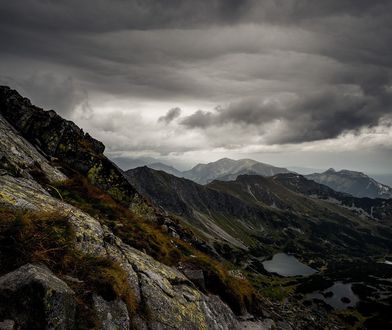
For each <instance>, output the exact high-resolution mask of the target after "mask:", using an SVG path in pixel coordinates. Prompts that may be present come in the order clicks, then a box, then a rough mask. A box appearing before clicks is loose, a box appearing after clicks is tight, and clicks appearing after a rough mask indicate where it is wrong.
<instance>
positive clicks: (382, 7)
mask: <svg viewBox="0 0 392 330" xmlns="http://www.w3.org/2000/svg"><path fill="white" fill-rule="evenodd" d="M391 12H392V2H391V1H388V0H374V1H368V0H331V1H314V0H264V1H259V0H242V1H240V0H212V1H211V0H208V1H207V0H188V1H180V0H174V1H163V0H162V1H158V0H143V1H141V0H129V1H124V0H113V1H104V0H94V1H93V0H90V1H82V2H81V1H76V0H69V1H66V2H59V1H54V0H49V1H48V0H26V1H23V2H21V1H4V2H3V3H1V4H0V32H1V36H2V42H1V45H0V50H1V52H0V59H1V61H0V83H2V84H8V85H11V86H13V87H15V88H17V89H19V90H20V91H21V92H22V93H24V94H25V95H26V96H28V97H30V98H31V99H32V101H33V102H34V103H36V104H38V105H41V106H43V107H45V108H53V109H55V110H57V111H58V112H60V113H61V114H62V115H64V116H65V117H66V118H69V119H72V120H75V121H76V122H77V123H78V124H80V125H82V126H83V127H84V128H85V129H86V130H89V131H92V132H93V133H94V134H95V136H96V137H97V138H100V139H102V140H103V141H104V142H105V143H106V144H107V145H108V149H107V150H108V152H109V153H111V155H113V156H121V157H122V156H124V157H125V156H127V155H128V156H129V155H130V156H133V157H135V156H138V155H140V156H152V157H158V158H159V157H162V158H165V157H169V158H170V157H171V159H176V160H177V161H182V162H183V161H184V159H191V160H192V161H200V160H206V161H207V160H213V159H216V158H218V157H220V156H225V155H231V156H232V157H233V156H234V157H236V156H237V157H241V156H247V155H252V156H254V157H256V158H257V157H259V156H260V155H263V154H265V152H267V151H268V150H269V151H271V150H274V151H273V152H274V153H276V152H277V153H279V152H280V153H281V154H282V158H281V160H282V163H284V162H285V163H287V162H290V161H291V160H290V158H287V157H290V156H289V155H287V153H286V151H287V150H288V149H290V150H296V151H297V152H299V153H301V152H306V150H309V148H314V149H313V150H315V149H317V148H318V147H319V148H322V146H324V145H328V146H329V149H330V150H331V152H332V151H333V150H335V151H333V152H335V154H334V155H335V156H334V157H335V159H336V157H338V156H336V155H338V153H339V152H341V150H342V149H343V147H342V141H344V148H346V149H347V148H351V150H352V152H353V153H355V152H357V153H358V155H360V154H363V155H365V154H366V150H369V152H370V151H371V152H376V153H378V154H379V155H380V157H381V158H382V159H389V158H385V157H387V156H385V153H391V150H392V141H391V140H390V131H391V126H390V122H391V113H392V70H391V67H392V47H391V45H392V21H391V20H390V13H391ZM369 132H378V133H377V135H374V134H373V133H371V134H370V133H369ZM369 134H370V135H371V136H372V137H373V138H371V139H370V140H371V141H373V142H372V143H370V144H369V143H368V144H366V146H365V147H361V146H359V145H358V143H356V142H355V141H363V139H362V138H363V137H364V136H369ZM348 136H349V137H350V138H347V137H348ZM374 136H377V138H374ZM348 145H351V147H349V146H348ZM364 148H367V149H366V150H364ZM255 150H258V152H259V154H257V153H255V152H254V151H255ZM252 152H253V154H252ZM382 155H384V156H382ZM260 157H261V156H260ZM284 157H286V159H285V158H284ZM331 157H332V156H331ZM364 157H365V156H364ZM381 158H380V159H381ZM264 160H265V159H264ZM267 161H268V159H267Z"/></svg>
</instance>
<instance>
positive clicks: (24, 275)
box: [0, 264, 76, 330]
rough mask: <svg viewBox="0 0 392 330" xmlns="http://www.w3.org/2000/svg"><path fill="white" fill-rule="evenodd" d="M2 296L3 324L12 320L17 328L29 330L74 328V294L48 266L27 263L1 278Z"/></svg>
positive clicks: (0, 290) (0, 292)
mask: <svg viewBox="0 0 392 330" xmlns="http://www.w3.org/2000/svg"><path fill="white" fill-rule="evenodd" d="M0 297H1V300H0V320H4V321H3V324H4V322H6V320H7V321H8V324H11V323H10V320H12V321H13V322H14V324H15V326H14V327H15V328H16V329H29V330H30V329H31V330H33V329H73V328H74V320H75V306H76V303H75V296H74V292H73V291H72V290H71V289H70V288H69V287H68V285H67V284H66V283H65V282H63V281H62V280H60V279H59V278H57V277H56V276H55V275H54V274H53V273H52V272H51V271H50V270H49V269H48V268H46V267H45V266H41V265H33V264H26V265H24V266H22V267H20V268H19V269H17V270H15V271H13V272H11V273H8V274H6V275H4V276H2V277H1V278H0ZM12 321H11V322H12ZM3 328H4V326H3ZM11 329H12V328H11Z"/></svg>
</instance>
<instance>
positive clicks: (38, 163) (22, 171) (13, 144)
mask: <svg viewBox="0 0 392 330" xmlns="http://www.w3.org/2000/svg"><path fill="white" fill-rule="evenodd" d="M0 136H1V138H0V171H2V172H4V173H5V172H8V173H10V174H12V175H14V176H21V177H24V178H30V179H32V178H33V177H34V176H36V175H37V174H41V176H42V178H45V179H46V180H48V181H51V182H54V181H61V180H64V179H65V178H66V177H65V175H64V174H63V173H61V172H60V171H59V170H58V169H56V168H54V167H53V166H51V165H50V164H49V162H48V161H47V159H46V158H45V157H43V156H42V155H41V154H40V153H39V152H38V151H37V149H36V148H34V147H33V146H32V145H31V143H29V142H27V141H26V140H25V139H23V138H22V137H21V136H19V134H18V133H17V131H16V130H15V129H14V128H13V127H12V126H11V125H10V124H9V123H8V122H7V121H6V120H5V119H4V117H3V116H2V115H0Z"/></svg>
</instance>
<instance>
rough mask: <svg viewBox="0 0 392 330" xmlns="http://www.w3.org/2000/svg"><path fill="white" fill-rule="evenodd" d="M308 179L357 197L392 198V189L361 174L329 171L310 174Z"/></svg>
mask: <svg viewBox="0 0 392 330" xmlns="http://www.w3.org/2000/svg"><path fill="white" fill-rule="evenodd" d="M306 177H307V178H309V179H311V180H314V181H316V182H318V183H321V184H324V185H326V186H328V187H330V188H332V189H334V190H336V191H341V192H345V193H348V194H351V195H353V196H355V197H369V198H384V199H389V198H392V188H391V187H389V186H387V185H385V184H382V183H380V182H377V181H376V180H374V179H372V178H370V177H369V176H367V175H366V174H364V173H361V172H355V171H349V170H341V171H335V170H334V169H329V170H328V171H325V172H323V173H314V174H309V175H307V176H306Z"/></svg>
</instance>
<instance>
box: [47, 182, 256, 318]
mask: <svg viewBox="0 0 392 330" xmlns="http://www.w3.org/2000/svg"><path fill="white" fill-rule="evenodd" d="M56 189H57V190H58V191H59V192H60V194H61V196H62V198H63V199H64V200H65V201H66V202H68V203H70V204H72V205H74V206H76V207H78V208H80V209H81V210H83V211H85V212H87V213H89V214H90V215H92V216H94V217H95V218H96V219H99V221H101V222H102V223H103V224H105V225H107V226H108V227H109V228H111V230H112V231H113V232H114V234H115V235H117V236H118V237H120V238H121V239H122V240H123V241H124V242H125V243H127V244H129V245H131V246H133V247H135V248H137V249H139V250H141V251H144V252H146V253H147V254H149V255H151V256H152V257H154V258H155V259H156V260H158V261H160V262H162V263H164V264H166V265H169V266H177V265H179V264H180V263H181V264H192V265H193V266H194V267H197V268H199V269H202V270H203V274H204V276H205V280H206V289H207V291H208V292H210V293H213V294H216V295H219V296H220V297H221V298H222V300H223V301H225V302H226V303H227V304H228V305H229V306H230V307H231V308H232V310H233V311H234V312H235V313H238V314H240V313H241V312H243V311H244V310H245V309H247V310H248V311H254V312H256V310H257V308H256V306H257V295H256V293H255V290H254V288H253V286H252V285H251V283H250V282H249V281H248V280H247V279H246V278H237V277H234V276H232V275H231V274H230V272H229V269H231V268H233V266H232V265H231V264H229V263H225V262H223V261H217V260H216V259H214V258H212V257H210V256H208V255H206V254H204V253H202V252H200V251H199V250H197V249H196V248H195V247H193V246H192V245H191V244H188V243H187V242H184V241H183V240H181V239H179V238H174V237H172V236H170V234H168V233H165V232H163V231H162V229H161V226H160V225H158V224H157V223H156V222H154V221H151V220H148V219H146V218H145V217H142V216H141V215H139V214H135V213H134V212H132V211H131V210H129V209H128V208H127V207H126V206H125V205H122V204H120V203H118V202H117V201H115V200H114V199H113V198H112V197H111V196H109V195H108V194H107V193H105V192H103V191H102V190H100V189H98V188H96V187H95V186H93V185H92V184H91V183H89V182H88V180H86V179H85V178H82V177H74V178H73V179H71V180H68V181H66V182H62V183H59V184H57V185H56ZM54 196H56V192H54Z"/></svg>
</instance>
